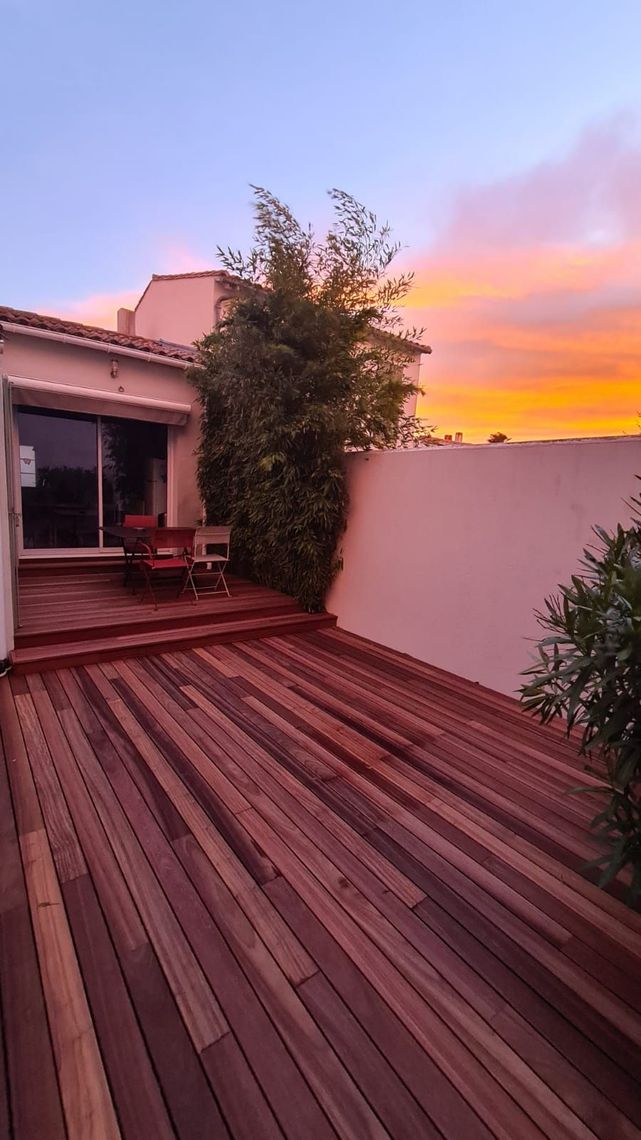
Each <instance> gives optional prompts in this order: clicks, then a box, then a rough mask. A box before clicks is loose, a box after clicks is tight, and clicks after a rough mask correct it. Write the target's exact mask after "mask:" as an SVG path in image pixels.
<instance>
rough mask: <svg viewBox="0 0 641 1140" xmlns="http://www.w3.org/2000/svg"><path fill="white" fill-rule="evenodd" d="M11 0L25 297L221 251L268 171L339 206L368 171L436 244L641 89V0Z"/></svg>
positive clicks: (4, 272) (128, 277)
mask: <svg viewBox="0 0 641 1140" xmlns="http://www.w3.org/2000/svg"><path fill="white" fill-rule="evenodd" d="M0 15H1V25H0V26H1V27H2V68H1V70H0V83H1V84H2V91H1V92H0V94H1V97H2V106H3V108H4V111H5V114H4V115H3V126H2V134H1V138H2V150H3V158H4V162H3V174H2V179H1V183H0V201H1V205H2V218H3V220H4V225H3V227H2V247H1V248H2V254H1V256H0V303H3V304H11V305H14V306H16V307H23V308H36V309H37V308H40V309H41V310H45V311H46V309H47V308H48V309H49V310H53V311H61V312H62V311H65V309H68V308H69V306H73V305H77V304H82V302H83V299H84V298H88V297H92V296H94V295H96V294H107V295H110V294H112V293H113V294H120V293H123V292H126V291H130V290H133V291H135V290H137V289H139V288H141V287H142V286H143V285H144V283H145V281H146V280H147V279H148V277H149V275H150V273H151V272H153V271H156V272H162V271H173V270H184V269H187V268H189V266H190V259H191V261H192V262H194V263H198V264H197V266H196V267H203V265H207V264H215V261H216V256H215V250H216V245H217V244H218V243H222V244H227V243H231V244H234V245H241V246H246V245H247V244H248V241H249V239H250V236H251V213H250V191H249V183H250V182H255V183H259V184H261V185H265V186H267V187H269V188H270V189H271V190H273V191H274V192H275V193H276V194H278V195H279V196H280V197H282V198H284V199H285V200H286V201H287V202H288V203H289V204H290V205H291V206H292V207H293V208H294V209H295V211H296V212H297V214H298V215H299V216H300V217H301V218H302V219H303V220H312V221H314V222H316V223H318V224H319V225H320V224H322V223H323V222H324V221H325V220H326V218H327V200H326V197H325V194H324V192H325V190H326V189H327V188H329V187H331V186H339V187H342V188H344V189H347V190H349V191H351V192H352V193H354V194H355V195H356V196H357V197H359V198H361V200H363V201H364V202H365V203H366V204H367V205H368V206H370V207H371V208H373V209H374V210H375V211H376V212H377V213H379V215H380V216H382V217H385V218H387V219H389V221H390V222H391V223H392V225H393V227H394V230H395V232H396V234H397V236H398V237H399V238H400V239H401V240H402V241H403V242H404V243H406V244H407V245H408V246H409V247H410V253H409V254H408V256H409V259H410V260H411V258H412V256H413V255H414V254H415V255H416V258H417V260H418V262H419V263H420V264H423V263H424V262H425V260H426V258H429V254H430V250H431V249H433V248H438V246H439V242H440V241H441V240H442V235H443V234H444V233H446V232H449V230H451V224H452V216H453V214H454V215H455V214H456V209H457V203H459V201H460V200H461V197H463V198H465V196H466V195H467V196H468V197H469V195H470V194H474V193H475V192H476V190H477V189H479V188H480V189H483V188H487V187H488V186H489V187H491V186H493V185H502V184H505V183H506V182H507V184H509V180H510V179H511V178H518V177H519V176H520V175H521V174H523V172H525V173H526V174H527V171H531V170H536V169H537V168H538V167H539V165H540V164H542V163H546V162H555V161H562V160H563V158H564V156H566V155H567V154H569V153H571V152H572V149H573V148H575V147H576V146H577V145H578V143H577V140H580V139H581V137H582V136H583V134H584V132H586V131H590V130H594V129H597V128H598V127H599V124H606V125H607V126H608V129H610V127H611V124H612V123H614V124H615V128H614V129H615V131H619V130H620V126H619V125H618V124H619V123H620V120H621V117H622V116H623V118H624V120H625V121H626V122H627V121H628V120H629V121H632V122H636V117H637V115H638V113H639V109H640V108H641V68H640V67H639V50H640V49H639V43H640V42H641V6H640V5H639V3H638V0H634V2H632V0H630V2H627V0H614V2H611V3H609V4H605V3H603V2H602V0H601V2H598V3H596V2H594V0H565V2H562V3H559V2H558V0H556V2H554V3H551V2H549V0H536V2H530V0H527V2H517V3H515V2H514V0H509V2H508V0H483V2H480V0H476V2H470V0H458V2H457V0H443V2H439V3H436V2H434V0H423V2H420V0H416V2H414V0H397V2H396V3H389V2H387V3H385V4H383V3H380V2H374V3H372V2H370V3H365V2H362V0H342V2H337V0H326V2H325V3H322V4H321V3H318V2H317V0H304V2H301V0H297V2H295V0H269V3H265V2H264V0H261V2H258V0H234V2H229V3H224V4H223V3H220V2H219V0H213V2H211V0H210V2H209V3H201V2H196V0H184V2H183V3H180V4H178V3H176V4H172V5H170V4H168V3H164V4H163V3H160V4H159V3H158V2H155V3H151V2H150V0H139V2H134V3H123V2H122V0H117V2H113V3H109V4H96V3H94V2H92V0H87V2H83V3H78V0H75V2H74V3H70V2H69V0H61V2H56V3H54V2H47V3H43V2H41V0H32V2H24V3H23V2H22V0H0ZM635 145H636V144H635ZM594 162H595V169H598V155H597V156H596V157H595V159H594ZM584 173H585V172H584ZM588 176H589V175H588ZM579 190H580V188H579ZM524 224H525V225H526V226H527V218H526V219H524ZM428 317H429V311H428ZM428 323H429V321H428ZM437 332H438V328H437ZM432 340H434V337H432ZM435 347H436V346H435ZM444 426H450V425H444Z"/></svg>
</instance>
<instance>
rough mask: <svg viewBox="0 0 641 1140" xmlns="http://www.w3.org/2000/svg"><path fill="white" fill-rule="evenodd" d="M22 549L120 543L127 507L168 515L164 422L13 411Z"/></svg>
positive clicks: (44, 410) (131, 510)
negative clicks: (114, 531) (114, 532)
mask: <svg viewBox="0 0 641 1140" xmlns="http://www.w3.org/2000/svg"><path fill="white" fill-rule="evenodd" d="M17 424H18V436H19V446H20V486H21V493H22V534H23V546H24V548H25V550H48V549H61V550H65V549H75V548H76V547H84V548H94V549H95V548H97V547H101V546H108V545H118V540H117V539H112V538H110V536H108V535H103V532H102V529H101V528H102V527H103V526H109V525H117V524H119V523H121V522H122V520H123V518H124V516H125V515H126V514H146V515H154V516H155V517H156V518H158V521H159V522H160V523H164V522H165V521H166V510H167V428H166V426H165V425H164V424H157V423H150V422H147V421H143V420H130V419H119V418H115V417H106V416H105V417H102V416H91V415H82V414H79V413H75V412H62V411H57V410H53V409H49V408H31V407H29V408H27V407H20V408H18V410H17Z"/></svg>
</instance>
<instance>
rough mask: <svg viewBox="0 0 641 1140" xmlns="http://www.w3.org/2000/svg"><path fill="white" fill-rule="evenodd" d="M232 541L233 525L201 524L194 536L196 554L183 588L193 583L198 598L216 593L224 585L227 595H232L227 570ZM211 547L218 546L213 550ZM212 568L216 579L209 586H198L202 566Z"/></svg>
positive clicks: (192, 586)
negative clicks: (197, 579) (198, 576)
mask: <svg viewBox="0 0 641 1140" xmlns="http://www.w3.org/2000/svg"><path fill="white" fill-rule="evenodd" d="M230 542H231V527H229V526H201V527H199V529H198V530H197V531H196V535H195V538H194V555H193V558H192V561H191V565H190V567H189V577H188V579H187V581H186V582H185V583H184V584H183V590H184V589H186V587H187V586H188V585H191V588H192V590H193V591H194V594H195V595H196V598H199V597H200V595H201V594H206V593H207V594H214V593H216V592H217V591H218V589H219V588H220V587H221V586H222V589H223V590H224V591H225V593H226V595H227V597H228V598H229V597H231V595H230V593H229V587H228V586H227V579H226V578H225V570H226V569H227V563H228V562H229V546H230ZM211 547H217V550H215V551H212V550H211ZM203 567H204V568H205V569H206V570H211V571H212V572H213V574H214V575H215V580H214V582H213V584H212V585H209V586H197V585H196V575H197V574H198V572H199V570H200V569H202V568H203Z"/></svg>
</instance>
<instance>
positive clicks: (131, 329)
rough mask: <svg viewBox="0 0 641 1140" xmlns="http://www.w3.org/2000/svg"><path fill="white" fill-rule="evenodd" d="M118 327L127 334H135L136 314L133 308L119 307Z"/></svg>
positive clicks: (119, 330) (120, 331)
mask: <svg viewBox="0 0 641 1140" xmlns="http://www.w3.org/2000/svg"><path fill="white" fill-rule="evenodd" d="M116 328H117V330H118V332H119V333H125V334H126V335H127V336H135V333H136V314H135V313H134V311H133V309H118V313H117V315H116Z"/></svg>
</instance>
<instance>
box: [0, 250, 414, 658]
mask: <svg viewBox="0 0 641 1140" xmlns="http://www.w3.org/2000/svg"><path fill="white" fill-rule="evenodd" d="M240 286H241V283H240V282H239V280H238V279H237V278H234V277H233V276H232V275H230V274H228V273H226V272H225V271H224V270H211V271H208V272H199V273H186V274H172V275H154V276H153V277H152V279H151V281H150V282H149V284H148V285H147V287H146V289H145V290H144V292H143V294H142V296H141V298H140V300H139V302H138V304H137V306H136V308H135V309H133V310H128V309H121V310H120V311H119V312H118V317H117V329H116V330H109V329H101V328H96V327H92V326H89V325H83V324H79V323H77V322H73V321H67V320H61V319H59V318H56V317H48V316H44V315H42V314H38V313H32V312H26V311H23V310H16V309H10V308H2V307H0V337H1V356H0V375H1V376H2V387H3V401H2V418H3V450H4V463H3V464H2V472H1V478H2V485H1V487H0V496H1V498H2V504H0V505H1V506H2V507H3V510H2V522H1V524H0V525H1V530H0V540H1V543H2V551H1V552H2V560H3V574H2V580H3V590H4V593H3V599H2V612H1V613H0V624H1V625H3V627H4V636H3V637H2V638H0V640H1V641H2V642H4V643H7V644H5V645H1V644H0V658H4V657H5V656H6V651H7V647H8V648H11V638H12V630H13V620H14V619H13V617H12V615H13V614H14V612H15V605H14V602H13V600H12V594H15V585H14V586H13V587H12V583H15V577H16V573H17V565H18V562H19V560H20V559H35V558H43V557H48V558H50V557H52V556H55V557H58V556H59V557H69V558H73V557H78V556H81V557H96V558H100V557H101V556H104V555H108V554H109V553H110V552H111V553H113V548H114V546H115V545H117V540H116V539H114V538H111V537H110V536H109V535H108V534H107V533H105V530H104V528H105V527H109V526H110V525H114V524H118V523H119V522H121V520H122V517H123V516H124V515H125V514H128V513H134V514H153V515H156V516H158V517H159V519H160V520H161V522H163V523H165V524H166V525H167V526H175V525H185V526H191V525H196V524H197V523H198V521H199V519H200V518H201V516H202V507H201V503H200V500H199V495H198V487H197V478H196V450H197V446H198V436H199V417H200V410H199V405H198V401H197V398H196V392H195V389H194V388H193V386H192V384H191V383H190V381H189V380H188V379H187V376H186V371H187V369H188V368H189V367H190V365H191V364H192V363H193V362H194V360H195V355H196V354H195V350H194V348H193V343H194V341H196V340H198V339H200V338H201V337H202V336H204V335H205V334H207V333H208V332H210V331H211V330H212V329H213V328H214V327H215V326H216V325H217V323H218V322H219V321H220V319H221V318H222V316H223V315H224V312H225V306H226V305H228V304H229V302H230V301H231V300H233V298H234V297H235V296H237V293H238V289H239V288H240ZM419 364H420V350H419V347H418V346H417V349H416V359H415V362H413V363H412V364H411V365H410V366H409V368H408V375H409V377H410V378H411V379H412V380H413V381H414V382H416V381H417V380H418V369H419ZM413 403H415V400H414V401H413ZM408 410H413V408H408Z"/></svg>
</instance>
